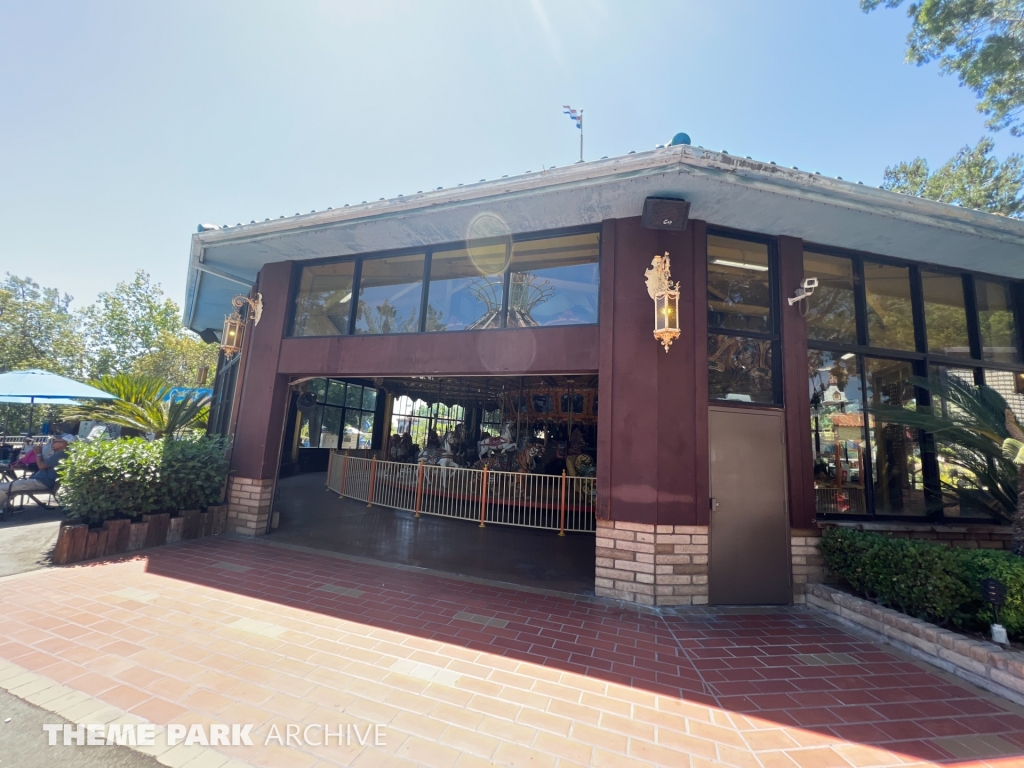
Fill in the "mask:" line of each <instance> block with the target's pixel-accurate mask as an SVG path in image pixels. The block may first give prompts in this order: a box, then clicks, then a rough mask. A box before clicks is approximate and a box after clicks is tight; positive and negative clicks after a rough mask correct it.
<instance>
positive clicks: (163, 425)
mask: <svg viewBox="0 0 1024 768" xmlns="http://www.w3.org/2000/svg"><path fill="white" fill-rule="evenodd" d="M90 383H91V384H92V386H94V387H96V388H97V389H102V390H103V391H104V392H109V393H110V394H112V395H115V396H116V397H117V399H116V400H99V401H96V402H93V403H85V404H83V405H80V406H77V407H74V408H71V409H70V414H69V417H70V418H72V419H95V420H96V421H104V422H106V423H108V424H118V425H120V426H122V427H128V428H129V429H135V430H138V431H139V432H153V433H155V434H156V436H157V437H171V436H177V435H181V434H183V433H185V432H188V431H190V430H197V429H203V428H204V427H205V426H206V421H207V417H208V416H209V412H210V397H209V396H205V395H204V396H198V395H195V394H194V393H189V394H186V395H185V396H184V397H174V396H173V394H172V393H171V391H170V390H171V386H170V385H169V384H168V382H167V381H165V380H163V379H161V378H159V377H158V376H140V375H137V374H130V373H119V374H108V375H106V376H101V377H100V378H99V379H97V380H96V381H92V382H90Z"/></svg>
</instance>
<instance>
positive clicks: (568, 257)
mask: <svg viewBox="0 0 1024 768" xmlns="http://www.w3.org/2000/svg"><path fill="white" fill-rule="evenodd" d="M600 250H601V249H600V235H598V234H597V233H596V232H593V233H588V234H583V235H570V236H567V237H552V238H548V239H545V240H526V241H523V242H518V243H513V245H512V267H511V274H510V275H509V285H508V320H507V326H508V327H509V328H532V327H535V326H549V325H580V324H584V323H596V322H597V305H598V286H599V285H600V281H599V273H598V269H599V267H598V257H599V255H600Z"/></svg>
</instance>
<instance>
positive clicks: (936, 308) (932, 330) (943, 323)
mask: <svg viewBox="0 0 1024 768" xmlns="http://www.w3.org/2000/svg"><path fill="white" fill-rule="evenodd" d="M921 291H922V293H923V294H924V318H925V327H926V328H927V330H928V351H929V352H935V353H937V354H941V355H958V356H961V357H970V356H971V346H970V342H969V341H968V339H967V310H966V309H965V308H964V283H963V280H961V279H960V276H959V275H944V274H942V273H941V272H928V271H927V270H921Z"/></svg>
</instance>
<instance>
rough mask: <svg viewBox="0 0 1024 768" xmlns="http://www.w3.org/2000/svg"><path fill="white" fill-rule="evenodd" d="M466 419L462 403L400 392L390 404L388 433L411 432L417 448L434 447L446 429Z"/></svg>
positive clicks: (446, 431)
mask: <svg viewBox="0 0 1024 768" xmlns="http://www.w3.org/2000/svg"><path fill="white" fill-rule="evenodd" d="M499 414H500V411H499ZM465 418H466V411H465V409H464V408H463V407H462V406H461V405H445V404H444V403H427V402H425V401H423V400H418V399H417V400H413V399H412V398H410V397H409V396H407V395H402V396H401V397H397V398H395V401H394V403H393V405H392V409H391V433H392V434H398V435H403V434H408V435H410V436H411V437H412V442H413V443H414V444H415V445H416V446H418V447H419V448H420V449H423V448H427V447H433V446H436V445H438V444H440V441H441V440H442V439H443V438H444V436H445V435H446V434H447V433H448V432H454V431H455V428H456V427H457V426H458V425H459V424H461V423H463V422H464V421H465ZM485 424H486V422H485ZM484 431H486V428H485V430H484Z"/></svg>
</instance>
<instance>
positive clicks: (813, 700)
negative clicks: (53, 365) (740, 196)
mask: <svg viewBox="0 0 1024 768" xmlns="http://www.w3.org/2000/svg"><path fill="white" fill-rule="evenodd" d="M4 583H5V585H6V589H3V590H0V638H3V641H2V642H0V659H6V660H7V661H10V662H13V663H15V664H18V665H20V666H22V667H26V668H28V669H30V670H32V671H34V672H36V673H38V674H40V675H43V676H46V677H48V678H51V679H53V680H56V681H58V682H60V683H63V684H65V685H67V686H68V687H70V688H73V689H76V690H80V691H83V692H85V693H87V694H89V695H90V696H94V697H96V698H98V699H99V700H101V701H103V702H105V703H107V704H112V705H114V706H117V707H120V708H122V709H125V710H128V711H130V712H132V713H134V714H136V715H139V716H141V717H144V718H146V719H149V720H152V721H154V722H157V723H168V722H253V723H256V724H257V725H258V726H259V727H258V728H257V732H259V733H264V732H265V731H266V729H267V728H268V727H269V724H271V723H274V722H281V723H283V722H286V721H287V722H317V723H322V722H331V723H334V722H337V721H338V718H339V716H342V717H343V718H344V717H347V718H350V719H352V718H354V719H356V720H361V721H362V722H381V723H386V724H387V728H388V729H389V731H388V732H389V734H390V735H389V739H388V746H387V748H386V749H384V750H374V749H372V748H359V749H354V750H340V749H339V748H337V747H335V748H333V750H334V751H331V750H330V749H328V748H319V749H318V748H305V749H302V750H299V749H295V750H291V751H288V752H282V751H281V750H279V749H277V748H276V747H273V746H271V747H264V748H260V747H255V748H250V749H230V750H226V751H227V752H229V753H231V754H232V755H233V756H236V757H240V758H242V759H245V760H249V761H252V762H253V763H254V764H268V765H314V764H316V765H348V764H353V765H364V764H366V765H370V764H375V765H376V764H380V765H392V764H394V765H407V764H430V765H445V766H448V765H458V766H464V765H471V764H475V763H474V762H473V761H476V760H478V759H482V760H483V761H484V762H482V763H480V764H499V765H520V764H531V765H548V764H550V765H556V764H558V765H588V764H589V765H602V764H603V765H612V766H631V765H638V766H639V765H670V766H673V767H675V766H683V765H693V766H697V765H711V764H715V765H723V764H729V765H737V766H747V765H751V766H760V768H774V766H794V765H796V766H805V767H806V768H813V767H814V766H832V765H841V766H850V765H895V764H907V763H915V762H921V763H925V764H927V763H930V762H943V763H953V764H957V765H1000V766H1007V765H1022V766H1024V710H1021V709H1020V708H1018V707H1015V706H1014V705H1011V704H1009V703H1008V702H1005V701H1002V700H1000V699H998V698H996V697H994V696H991V695H988V694H982V693H980V692H979V691H977V690H976V689H973V688H972V687H970V686H967V685H966V684H963V683H960V682H957V681H954V680H953V679H952V678H950V677H948V676H946V675H944V674H941V673H939V672H938V671H935V670H932V669H931V668H929V667H927V666H925V665H923V664H919V663H916V662H912V661H907V660H906V659H904V658H902V657H901V656H899V655H897V654H895V653H893V652H891V651H890V650H886V649H885V648H884V647H880V646H878V645H875V644H873V643H871V642H867V641H865V640H864V639H862V638H860V637H857V636H854V635H852V634H850V633H848V632H846V631H845V630H843V629H842V628H839V627H837V626H835V625H834V624H832V623H831V622H830V621H829V620H828V619H826V618H824V617H822V616H820V615H818V614H815V613H812V612H810V611H808V610H803V609H788V610H780V611H773V612H764V613H729V612H722V611H714V610H711V609H705V610H688V611H680V612H676V613H672V612H664V613H658V612H654V611H650V610H646V609H637V608H632V607H629V606H626V605H623V604H613V603H609V602H603V601H596V600H586V599H572V598H569V597H564V596H555V595H545V594H538V593H536V592H530V591H525V590H518V589H515V588H503V587H498V586H493V585H489V584H479V583H473V582H470V581H465V580H460V579H457V578H446V577H442V576H438V575H433V574H425V573H422V572H416V571H412V570H405V569H398V568H394V567H389V566H386V565H378V564H370V563H365V562H357V561H353V560H349V559H342V558H336V557H331V556H327V555H323V554H316V553H310V552H306V551H297V550H294V549H289V548H283V547H279V546H273V545H272V544H267V543H254V542H243V541H237V540H230V539H224V538H218V539H211V540H203V541H199V542H193V543H190V544H187V545H182V546H175V547H168V548H164V549H156V550H152V551H150V552H147V556H146V557H138V558H133V559H126V560H120V561H112V562H107V563H100V564H92V565H87V566H78V567H67V568H59V569H49V570H45V571H39V572H36V573H33V574H30V575H27V576H24V577H18V578H17V579H16V580H10V581H5V582H4ZM325 585H326V586H327V588H326V589H325V588H324V587H325ZM417 665H418V666H417ZM972 760H975V761H977V762H971V761H972ZM318 761H319V762H318ZM405 761H411V762H405Z"/></svg>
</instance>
